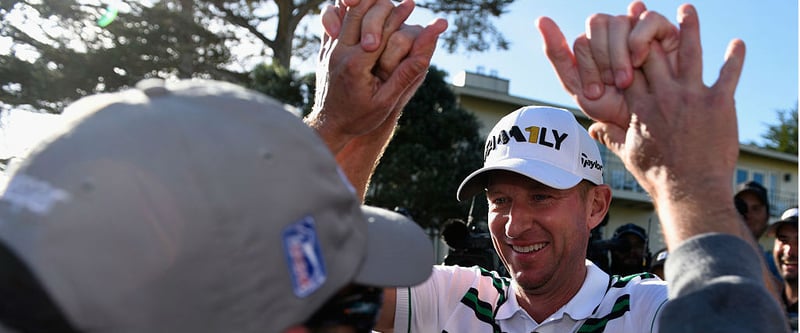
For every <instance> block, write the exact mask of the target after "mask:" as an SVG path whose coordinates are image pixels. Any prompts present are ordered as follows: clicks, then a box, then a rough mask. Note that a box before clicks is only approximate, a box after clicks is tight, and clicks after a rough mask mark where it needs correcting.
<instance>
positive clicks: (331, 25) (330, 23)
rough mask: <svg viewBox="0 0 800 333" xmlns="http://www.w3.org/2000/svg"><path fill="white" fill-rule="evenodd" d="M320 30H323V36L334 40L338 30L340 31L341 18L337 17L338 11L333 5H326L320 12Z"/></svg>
mask: <svg viewBox="0 0 800 333" xmlns="http://www.w3.org/2000/svg"><path fill="white" fill-rule="evenodd" d="M321 20H322V29H324V30H325V36H323V38H325V37H327V36H331V37H333V38H336V37H338V36H339V30H341V29H342V18H341V17H339V10H338V9H337V8H336V7H335V6H333V5H327V6H325V8H324V9H323V10H322V15H321Z"/></svg>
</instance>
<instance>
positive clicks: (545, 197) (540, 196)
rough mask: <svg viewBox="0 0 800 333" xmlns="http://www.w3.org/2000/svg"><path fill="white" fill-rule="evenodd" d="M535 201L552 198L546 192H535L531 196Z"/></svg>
mask: <svg viewBox="0 0 800 333" xmlns="http://www.w3.org/2000/svg"><path fill="white" fill-rule="evenodd" d="M531 198H532V199H533V200H534V201H544V200H547V199H549V198H550V196H549V195H546V194H534V195H532V196H531Z"/></svg>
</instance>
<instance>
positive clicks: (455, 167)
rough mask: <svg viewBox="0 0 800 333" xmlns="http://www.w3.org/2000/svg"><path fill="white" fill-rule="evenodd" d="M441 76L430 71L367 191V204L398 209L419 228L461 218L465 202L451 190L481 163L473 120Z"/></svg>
mask: <svg viewBox="0 0 800 333" xmlns="http://www.w3.org/2000/svg"><path fill="white" fill-rule="evenodd" d="M445 75H446V74H445V72H444V71H441V70H438V69H436V68H435V67H431V69H430V71H429V72H428V75H427V77H426V78H425V82H424V83H423V84H422V86H421V87H420V88H419V90H418V91H417V94H416V95H415V96H414V97H413V98H412V99H411V101H410V102H409V103H408V105H407V106H406V108H405V109H404V110H403V116H402V117H401V118H400V121H399V124H398V128H397V131H396V133H395V137H394V139H393V140H392V142H391V143H390V144H389V146H388V147H387V149H386V152H385V154H384V155H383V158H382V159H381V162H380V164H379V165H378V168H377V170H376V172H375V174H374V176H373V177H372V182H371V184H370V188H369V190H368V191H367V203H368V204H371V205H375V206H380V207H387V208H390V209H391V208H394V207H403V208H405V209H407V210H408V212H409V213H410V214H411V216H412V217H413V218H414V220H415V221H416V222H417V223H419V224H420V225H422V226H434V227H438V226H440V225H441V223H443V222H444V221H445V220H447V219H449V218H454V217H455V218H462V219H465V218H466V216H467V214H468V209H469V203H468V202H467V203H459V202H458V201H457V200H456V198H455V197H456V195H455V193H456V189H457V188H458V185H459V183H460V182H461V180H463V179H464V177H466V176H467V175H468V174H469V173H470V172H471V171H473V170H475V169H477V168H478V167H480V166H481V164H482V152H483V149H482V143H483V142H482V140H481V138H480V137H479V134H478V126H479V125H478V121H477V119H476V118H475V116H474V115H473V114H471V113H469V112H467V111H466V110H464V109H462V108H460V107H459V106H458V105H457V103H456V98H455V95H453V92H452V91H451V90H450V88H449V86H448V85H447V84H446V83H445V81H444V78H445Z"/></svg>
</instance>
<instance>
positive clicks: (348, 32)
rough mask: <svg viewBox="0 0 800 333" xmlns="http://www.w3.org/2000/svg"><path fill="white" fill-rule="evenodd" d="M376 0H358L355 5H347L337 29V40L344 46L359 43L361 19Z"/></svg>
mask: <svg viewBox="0 0 800 333" xmlns="http://www.w3.org/2000/svg"><path fill="white" fill-rule="evenodd" d="M375 1H376V0H359V3H358V5H357V6H355V7H349V8H348V10H347V13H346V14H345V15H344V20H343V21H342V27H341V30H340V31H339V42H340V43H342V44H344V45H346V46H353V45H356V44H359V42H360V41H361V21H362V20H363V19H364V16H365V15H366V14H367V12H368V11H369V9H370V8H371V7H372V5H373V4H374V3H375Z"/></svg>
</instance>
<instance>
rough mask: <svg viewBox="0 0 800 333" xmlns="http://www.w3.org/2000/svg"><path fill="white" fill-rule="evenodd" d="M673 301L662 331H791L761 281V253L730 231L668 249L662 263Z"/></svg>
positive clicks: (667, 308) (664, 316)
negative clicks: (665, 259)
mask: <svg viewBox="0 0 800 333" xmlns="http://www.w3.org/2000/svg"><path fill="white" fill-rule="evenodd" d="M664 269H665V275H666V278H667V283H668V284H669V298H670V301H669V302H667V305H665V307H664V309H663V311H662V313H661V317H660V319H659V325H660V332H661V333H672V332H675V333H678V332H681V333H685V332H726V333H730V332H789V324H788V323H787V321H786V316H785V314H784V313H783V309H782V308H781V306H780V305H779V304H778V302H777V301H776V300H775V299H774V298H773V297H772V296H771V294H770V293H769V292H768V291H767V288H766V285H765V284H764V282H763V277H762V271H761V261H760V257H759V254H758V253H756V251H755V250H754V249H753V248H752V247H751V246H750V245H749V244H748V243H747V242H745V241H744V240H742V239H740V238H738V237H735V236H732V235H727V234H720V233H709V234H703V235H699V236H695V237H692V238H690V239H688V240H686V241H685V242H683V243H682V244H680V246H678V247H677V248H675V249H674V250H670V253H669V258H668V259H667V262H666V264H665V266H664Z"/></svg>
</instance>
